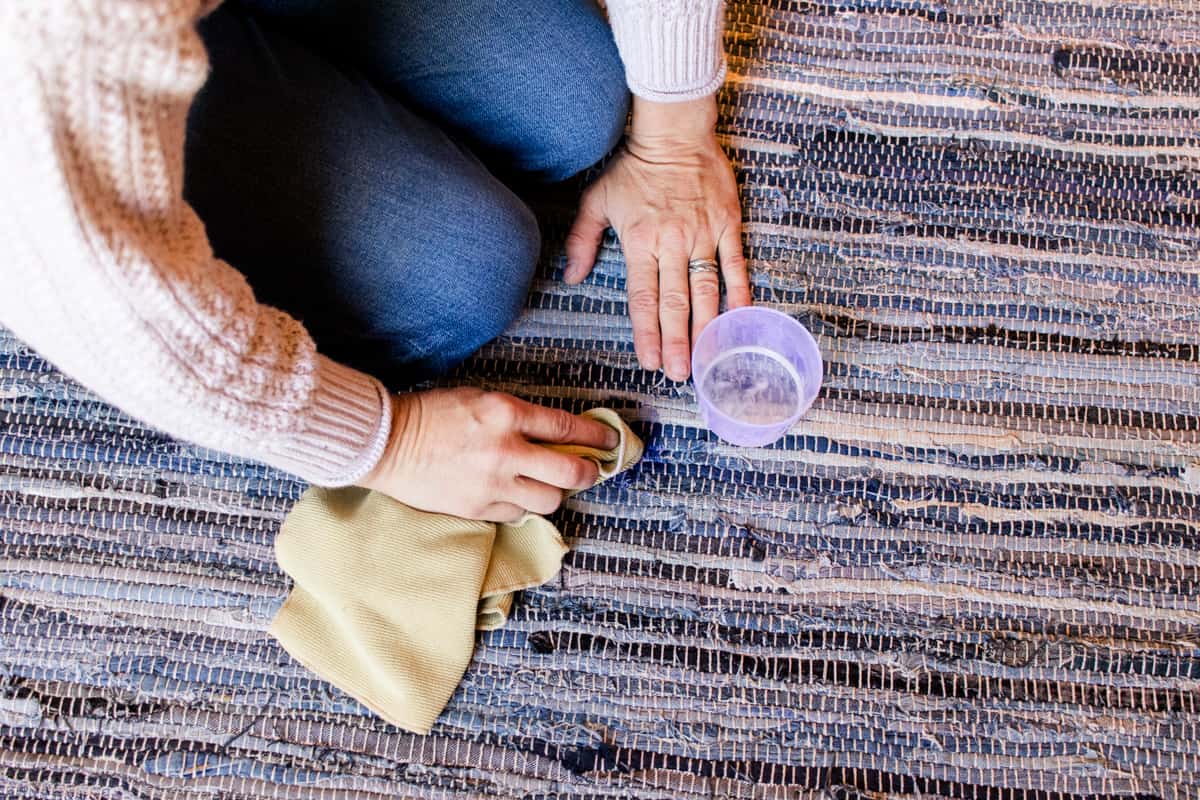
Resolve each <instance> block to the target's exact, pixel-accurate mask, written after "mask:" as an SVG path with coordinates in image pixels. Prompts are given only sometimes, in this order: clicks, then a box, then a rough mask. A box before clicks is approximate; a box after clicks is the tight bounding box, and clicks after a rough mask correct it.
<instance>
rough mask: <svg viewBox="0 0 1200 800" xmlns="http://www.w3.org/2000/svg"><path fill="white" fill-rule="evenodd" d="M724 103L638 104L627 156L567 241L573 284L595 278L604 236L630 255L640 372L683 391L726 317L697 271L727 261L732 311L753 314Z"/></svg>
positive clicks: (587, 196)
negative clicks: (695, 351) (662, 376)
mask: <svg viewBox="0 0 1200 800" xmlns="http://www.w3.org/2000/svg"><path fill="white" fill-rule="evenodd" d="M716 115H717V103H716V98H715V96H713V97H706V98H702V99H700V100H692V101H687V102H683V103H653V102H650V101H648V100H644V99H642V98H640V97H634V100H633V123H632V129H631V132H630V135H629V138H628V140H627V142H626V144H625V148H624V149H623V150H622V152H621V153H620V154H618V155H617V156H616V157H615V158H614V159H613V160H612V162H610V163H609V165H608V167H607V168H606V169H605V171H604V173H603V174H602V175H601V176H600V177H599V178H598V179H597V180H596V182H595V183H593V184H592V185H591V186H589V187H588V189H587V191H585V192H584V194H583V199H582V201H581V203H580V207H579V214H578V216H577V217H576V219H575V224H574V225H573V226H572V227H571V232H570V234H568V236H567V269H566V273H565V276H564V277H565V279H566V281H567V283H579V282H580V281H582V280H583V279H584V278H586V277H587V275H588V273H589V272H591V270H592V267H593V265H594V264H595V261H596V251H597V250H598V248H599V247H600V242H601V240H602V239H603V238H604V231H605V230H606V229H607V228H608V227H610V226H611V227H612V228H614V229H615V230H616V232H617V238H618V239H620V241H621V246H622V248H623V249H624V251H625V263H626V282H625V283H626V287H627V292H628V296H629V317H630V320H631V321H632V323H633V344H634V349H635V350H636V351H637V357H638V362H639V363H640V364H641V365H642V367H644V368H645V369H658V368H659V367H660V366H662V367H664V369H665V370H666V373H667V376H668V377H669V378H672V379H673V380H677V381H681V380H685V379H687V377H688V373H689V372H690V371H691V352H692V344H693V343H694V342H695V340H696V337H697V336H699V334H700V331H701V330H702V329H703V328H704V326H705V325H707V324H708V323H709V322H711V321H712V319H713V317H715V316H716V315H717V311H718V310H719V305H720V296H721V289H720V282H719V281H718V279H717V275H716V274H715V273H712V272H699V273H695V274H691V275H689V274H688V261H689V260H691V259H697V258H719V260H720V264H721V274H722V275H723V276H724V278H725V288H726V291H727V292H728V306H729V308H736V307H738V306H746V305H750V284H749V281H748V279H747V276H746V260H745V257H744V256H743V254H742V212H741V204H740V203H739V201H738V193H737V183H736V182H735V180H734V177H733V170H732V168H731V166H730V164H729V159H728V158H727V157H726V156H725V153H724V151H722V150H721V147H720V145H719V144H718V143H717V139H716V134H715V132H714V128H715V124H716Z"/></svg>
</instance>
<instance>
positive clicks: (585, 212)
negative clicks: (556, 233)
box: [563, 187, 608, 283]
mask: <svg viewBox="0 0 1200 800" xmlns="http://www.w3.org/2000/svg"><path fill="white" fill-rule="evenodd" d="M606 230H608V217H607V216H606V215H605V214H604V211H603V209H602V208H601V204H600V195H599V193H598V192H596V191H595V188H594V187H593V188H591V189H588V190H587V191H586V192H584V193H583V197H582V198H581V199H580V201H579V213H578V214H576V215H575V222H574V224H572V225H571V231H570V233H568V234H567V269H566V271H565V272H564V273H563V279H564V280H565V281H566V282H567V283H579V282H580V281H582V280H583V279H584V278H586V277H587V276H588V273H590V272H591V271H592V267H593V266H595V264H596V251H598V250H599V249H600V242H601V240H603V239H604V232H605V231H606Z"/></svg>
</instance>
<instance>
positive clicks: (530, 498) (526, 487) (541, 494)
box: [505, 476, 563, 514]
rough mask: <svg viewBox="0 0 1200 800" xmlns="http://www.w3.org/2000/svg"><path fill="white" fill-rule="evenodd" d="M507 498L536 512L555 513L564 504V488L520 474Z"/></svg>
mask: <svg viewBox="0 0 1200 800" xmlns="http://www.w3.org/2000/svg"><path fill="white" fill-rule="evenodd" d="M507 494H508V496H507V497H506V498H505V499H506V500H507V501H508V502H510V503H512V504H513V505H515V506H517V507H518V508H523V509H525V510H527V511H532V512H533V513H534V514H553V513H554V512H555V511H557V510H558V507H559V506H560V505H562V501H563V493H562V489H559V488H556V487H554V486H551V485H549V484H546V483H542V482H541V481H535V480H533V479H532V478H526V477H524V476H518V477H517V479H516V480H515V481H514V482H513V485H512V489H510V490H509V492H508V493H507Z"/></svg>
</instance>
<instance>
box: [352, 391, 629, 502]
mask: <svg viewBox="0 0 1200 800" xmlns="http://www.w3.org/2000/svg"><path fill="white" fill-rule="evenodd" d="M392 410H393V414H392V432H391V436H390V437H389V439H388V445H387V448H386V449H385V450H384V453H383V457H382V458H381V459H380V461H379V464H378V465H376V467H375V469H373V470H372V471H371V472H370V473H369V474H368V475H367V476H366V477H365V478H364V479H363V480H362V481H361V482H360V483H361V485H363V486H365V487H366V488H368V489H373V490H375V491H379V492H383V493H384V494H387V495H390V496H391V497H394V498H395V499H397V500H399V501H400V502H402V503H407V504H408V505H410V506H412V507H414V508H419V509H423V510H425V511H436V512H440V513H445V514H453V515H455V516H459V517H466V518H467V519H481V520H489V521H492V522H512V521H515V520H517V519H520V518H521V516H523V515H524V514H525V512H526V511H532V512H533V513H535V514H549V513H552V512H553V511H554V510H555V509H557V508H558V506H559V504H560V503H561V502H562V499H563V490H564V489H586V488H588V487H589V486H591V485H592V484H593V483H595V482H596V478H597V474H598V468H597V467H596V465H595V464H594V463H592V462H591V461H588V460H587V459H585V458H579V457H576V456H569V455H566V454H564V453H558V452H555V451H554V450H551V449H549V448H547V447H543V446H541V445H539V444H535V443H536V442H554V443H562V444H577V445H585V446H588V447H596V448H600V449H604V450H608V449H612V448H613V447H616V445H617V438H618V437H617V433H616V431H614V430H613V429H612V428H610V427H608V426H607V425H603V424H601V423H599V422H596V421H595V420H591V419H587V418H585V417H580V416H576V415H575V414H571V413H568V412H566V411H561V410H558V409H553V408H545V407H543V406H538V405H534V404H533V403H527V402H525V401H524V400H520V399H518V398H516V397H512V396H511V395H506V394H500V393H498V392H483V391H480V390H479V389H473V388H465V387H464V388H458V389H434V390H432V391H427V392H413V393H411V394H404V395H395V396H393V398H392Z"/></svg>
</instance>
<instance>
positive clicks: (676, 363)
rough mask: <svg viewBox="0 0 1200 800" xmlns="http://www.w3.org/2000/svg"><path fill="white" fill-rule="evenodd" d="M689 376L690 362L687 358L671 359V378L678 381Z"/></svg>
mask: <svg viewBox="0 0 1200 800" xmlns="http://www.w3.org/2000/svg"><path fill="white" fill-rule="evenodd" d="M687 374H688V362H687V359H686V358H673V359H671V377H672V378H674V379H675V380H677V381H681V380H684V379H685V378H687Z"/></svg>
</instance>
